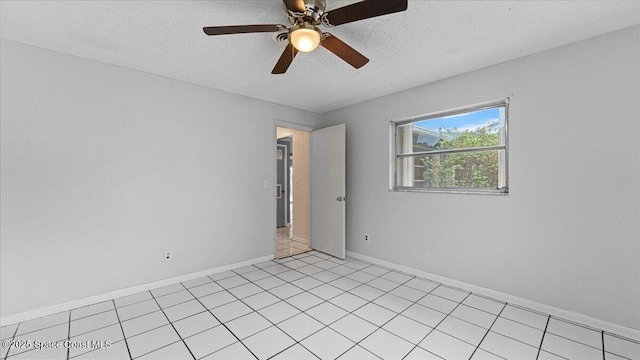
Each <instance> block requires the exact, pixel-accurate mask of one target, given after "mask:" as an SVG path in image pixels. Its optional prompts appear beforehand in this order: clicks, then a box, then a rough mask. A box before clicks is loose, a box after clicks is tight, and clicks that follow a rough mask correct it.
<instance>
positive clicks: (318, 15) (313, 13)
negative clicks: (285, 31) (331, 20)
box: [287, 0, 326, 25]
mask: <svg viewBox="0 0 640 360" xmlns="http://www.w3.org/2000/svg"><path fill="white" fill-rule="evenodd" d="M304 6H305V9H306V11H305V12H304V13H301V12H296V11H292V10H289V9H287V17H288V18H289V22H290V23H291V25H296V24H299V23H301V22H303V21H308V22H310V23H311V24H313V25H319V24H320V23H321V22H322V14H324V10H325V9H326V2H325V0H305V1H304Z"/></svg>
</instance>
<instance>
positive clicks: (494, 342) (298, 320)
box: [1, 251, 640, 360]
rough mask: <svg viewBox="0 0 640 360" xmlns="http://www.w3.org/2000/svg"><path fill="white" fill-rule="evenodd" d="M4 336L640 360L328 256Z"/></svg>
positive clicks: (80, 312)
mask: <svg viewBox="0 0 640 360" xmlns="http://www.w3.org/2000/svg"><path fill="white" fill-rule="evenodd" d="M1 330H2V331H1V337H2V339H9V340H11V339H13V340H17V341H21V340H31V341H40V342H46V341H51V342H54V343H55V341H58V340H60V341H65V340H70V342H69V343H68V344H73V345H74V346H75V347H72V348H69V349H67V347H65V346H64V343H62V344H63V345H62V346H61V347H60V348H48V349H43V350H29V349H11V350H9V351H8V353H7V349H6V348H4V347H3V348H2V353H1V357H2V358H3V359H5V358H8V359H138V358H139V359H211V360H212V359H256V358H258V359H269V358H273V359H296V360H304V359H317V358H320V359H335V358H339V359H380V358H382V359H447V360H458V359H476V360H479V359H483V360H485V359H513V360H527V359H538V360H553V359H578V360H589V359H617V360H620V359H640V342H638V341H631V340H628V339H624V338H622V337H619V336H616V335H614V334H609V333H605V332H602V331H598V330H594V329H591V328H588V327H584V326H580V325H578V324H573V323H570V322H566V321H563V320H561V319H556V318H554V317H550V316H548V315H545V314H540V313H537V312H534V311H530V310H527V309H523V308H520V307H517V306H514V305H511V304H506V303H504V302H501V301H499V300H495V299H488V298H485V297H482V296H479V295H476V294H473V293H470V292H468V291H465V290H463V289H456V288H452V287H448V286H446V285H444V284H440V283H436V282H433V281H429V280H427V279H422V278H418V277H415V276H411V275H407V274H402V273H399V272H396V271H391V270H389V269H386V268H383V267H380V266H376V265H371V264H368V263H365V262H362V261H359V260H354V259H347V260H339V259H335V258H332V257H329V256H327V255H324V254H322V253H319V252H316V251H311V252H306V253H304V254H300V255H296V256H293V257H289V258H285V259H282V260H276V261H268V262H264V263H261V264H257V265H255V266H248V267H244V268H240V269H236V270H233V271H227V272H224V273H218V274H213V275H210V276H208V277H204V278H199V279H196V280H192V281H188V282H185V283H181V284H175V285H171V286H167V287H164V288H159V289H155V290H151V291H147V292H143V293H139V294H135V295H131V296H127V297H123V298H118V299H114V300H110V301H106V302H103V303H99V304H95V305H91V306H87V307H83V308H78V309H73V310H71V311H67V312H63V313H59V314H55V315H51V316H47V317H44V318H39V319H35V320H30V321H25V322H22V323H20V324H15V325H10V326H6V327H3V328H2V329H1ZM92 341H95V342H96V343H95V344H92ZM100 341H102V342H100ZM107 341H109V343H107ZM22 344H24V343H22ZM32 344H33V343H32ZM3 345H6V342H3ZM100 345H102V346H103V348H99V346H100ZM92 346H97V347H98V348H94V347H92Z"/></svg>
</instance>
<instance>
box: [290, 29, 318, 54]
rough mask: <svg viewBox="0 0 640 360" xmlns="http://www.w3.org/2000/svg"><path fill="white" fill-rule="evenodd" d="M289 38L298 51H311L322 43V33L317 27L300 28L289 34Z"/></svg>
mask: <svg viewBox="0 0 640 360" xmlns="http://www.w3.org/2000/svg"><path fill="white" fill-rule="evenodd" d="M289 40H290V41H291V44H292V45H293V46H294V47H295V48H296V49H298V51H302V52H310V51H313V50H315V49H316V48H317V47H318V45H320V41H321V40H322V34H321V33H320V31H318V30H317V29H309V28H300V29H295V30H293V31H292V32H291V33H290V34H289Z"/></svg>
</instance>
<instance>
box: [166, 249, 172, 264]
mask: <svg viewBox="0 0 640 360" xmlns="http://www.w3.org/2000/svg"><path fill="white" fill-rule="evenodd" d="M170 260H173V252H172V251H171V250H167V251H165V252H164V261H170Z"/></svg>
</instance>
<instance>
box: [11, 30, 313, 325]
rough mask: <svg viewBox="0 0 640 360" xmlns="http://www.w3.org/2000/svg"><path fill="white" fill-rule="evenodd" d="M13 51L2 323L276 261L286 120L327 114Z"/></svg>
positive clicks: (28, 50)
mask: <svg viewBox="0 0 640 360" xmlns="http://www.w3.org/2000/svg"><path fill="white" fill-rule="evenodd" d="M0 50H1V51H0V54H1V68H0V69H1V74H2V76H1V82H0V86H1V89H0V91H1V97H0V102H1V103H2V106H1V109H2V110H1V111H2V112H1V124H0V125H1V138H0V142H1V146H2V147H1V152H0V154H1V158H0V163H1V166H2V168H1V170H2V171H1V178H0V182H1V208H0V222H1V224H2V227H1V233H0V239H1V241H0V250H1V251H0V254H1V255H0V284H1V285H0V292H1V293H2V300H1V301H0V304H1V308H0V313H1V315H2V316H9V315H12V314H16V313H20V312H23V311H28V310H34V309H38V308H41V307H44V306H48V305H56V304H60V303H64V302H67V301H72V300H79V299H82V298H85V297H89V296H92V295H99V294H103V293H106V292H110V291H114V290H120V289H124V288H127V287H131V286H135V285H140V284H146V283H149V282H153V281H158V280H162V279H166V278H170V277H174V276H179V275H183V274H188V273H192V272H196V271H200V270H206V269H210V268H214V267H218V266H223V265H226V264H230V263H236V262H240V261H244V260H249V259H253V258H257V257H261V256H266V255H270V254H273V232H274V228H273V227H274V224H273V219H274V214H273V202H272V201H273V200H272V199H273V193H274V192H273V187H272V185H273V184H272V179H273V177H272V176H273V154H274V148H273V144H274V136H275V132H274V122H273V120H274V119H276V118H277V119H279V120H283V121H290V122H297V123H303V124H307V125H310V126H315V125H316V123H317V122H318V121H319V115H317V114H312V113H309V112H305V111H300V110H295V109H291V108H287V107H284V106H279V105H274V104H271V103H267V102H263V101H258V100H254V99H250V98H246V97H241V96H237V95H233V94H229V93H225V92H221V91H216V90H211V89H207V88H203V87H199V86H195V85H191V84H187V83H183V82H179V81H174V80H169V79H166V78H161V77H157V76H153V75H149V74H144V73H140V72H136V71H131V70H127V69H124V68H119V67H115V66H111V65H106V64H103V63H98V62H94V61H89V60H84V59H80V58H77V57H73V56H69V55H65V54H61V53H55V52H51V51H46V50H42V49H37V48H33V47H28V46H24V45H20V44H17V43H12V42H7V41H2V43H1V49H0ZM247 86H251V84H247ZM242 144H250V145H251V146H243V145H242ZM230 154H232V156H229V155H230ZM230 174H232V176H230ZM265 179H266V180H268V181H269V187H268V189H263V187H262V182H263V180H265ZM169 249H171V250H173V255H174V260H172V261H170V262H164V261H163V255H164V251H165V250H169Z"/></svg>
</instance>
